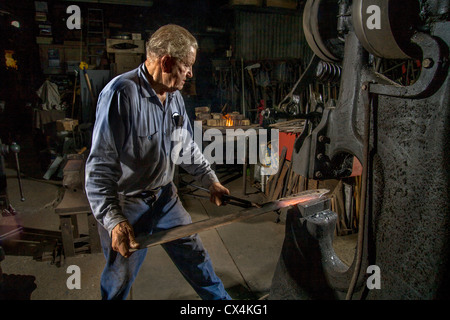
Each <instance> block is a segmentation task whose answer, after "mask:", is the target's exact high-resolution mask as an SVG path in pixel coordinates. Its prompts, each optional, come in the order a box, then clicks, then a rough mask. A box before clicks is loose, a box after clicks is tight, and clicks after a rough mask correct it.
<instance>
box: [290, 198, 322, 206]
mask: <svg viewBox="0 0 450 320" xmlns="http://www.w3.org/2000/svg"><path fill="white" fill-rule="evenodd" d="M317 198H319V197H318V196H309V197H305V198H303V197H302V198H301V199H295V198H294V199H286V200H283V204H286V206H293V205H296V204H299V203H303V202H308V201H311V200H314V199H317Z"/></svg>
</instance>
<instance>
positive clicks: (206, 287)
mask: <svg viewBox="0 0 450 320" xmlns="http://www.w3.org/2000/svg"><path fill="white" fill-rule="evenodd" d="M121 206H122V210H123V214H124V215H125V216H126V218H127V219H128V221H129V222H130V224H131V225H132V226H133V229H134V233H135V236H136V237H138V236H142V235H150V234H152V233H154V232H155V233H156V232H158V231H161V230H165V229H169V228H172V227H175V226H178V225H185V224H189V223H191V222H192V220H191V217H190V215H189V213H188V212H187V211H186V210H185V209H184V207H183V205H182V204H181V201H180V199H179V198H178V195H177V190H176V187H175V186H174V184H173V183H169V184H168V185H166V186H165V187H163V188H161V190H160V191H159V192H158V193H157V194H156V199H154V200H153V202H149V201H147V202H146V201H144V200H143V199H142V198H137V197H122V198H121ZM99 233H100V240H101V244H102V248H103V253H104V255H105V258H106V265H105V268H104V270H103V273H102V276H101V280H100V285H101V295H102V299H104V300H113V299H126V297H127V296H128V293H129V292H130V288H131V285H132V284H133V281H134V279H135V278H136V276H137V273H138V271H139V269H140V267H141V265H142V262H143V261H144V258H145V256H146V254H147V249H140V250H137V251H135V252H134V253H133V254H132V255H131V256H130V257H129V258H127V259H126V258H124V257H123V256H122V255H121V254H120V253H118V252H116V251H114V250H112V248H111V238H110V237H109V235H108V232H107V231H106V230H105V229H104V228H103V227H102V226H99ZM162 246H163V248H164V249H165V250H166V252H167V253H168V255H169V257H170V258H171V259H172V261H173V262H174V263H175V265H176V267H177V268H178V270H180V272H181V274H182V275H183V277H184V278H185V279H186V280H187V281H188V282H189V284H190V285H191V286H192V288H193V289H194V290H195V291H196V292H197V294H198V295H199V296H200V297H201V298H202V299H204V300H231V297H230V296H229V295H228V293H227V292H226V290H225V288H224V286H223V283H222V281H221V280H220V279H219V277H218V276H217V275H216V274H215V272H214V269H213V266H212V263H211V259H210V257H209V254H208V252H207V251H206V249H205V248H204V247H203V244H202V241H201V240H200V237H199V236H198V235H197V234H195V235H192V236H189V237H185V238H181V239H178V240H175V241H172V242H168V243H165V244H163V245H162ZM174 290H176V288H175V287H174Z"/></svg>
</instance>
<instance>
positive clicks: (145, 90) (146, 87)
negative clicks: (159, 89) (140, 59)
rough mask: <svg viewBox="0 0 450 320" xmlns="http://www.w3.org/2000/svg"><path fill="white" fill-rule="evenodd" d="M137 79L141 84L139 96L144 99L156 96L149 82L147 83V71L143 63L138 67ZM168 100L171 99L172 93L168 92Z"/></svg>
mask: <svg viewBox="0 0 450 320" xmlns="http://www.w3.org/2000/svg"><path fill="white" fill-rule="evenodd" d="M138 72H139V79H140V82H141V95H142V96H143V97H144V98H150V97H154V96H156V92H155V90H154V89H153V88H152V86H151V85H150V82H149V81H148V76H149V74H148V70H147V67H146V66H145V63H142V64H141V65H140V66H139V71H138ZM167 94H168V98H172V97H173V94H174V93H173V92H168V93H167Z"/></svg>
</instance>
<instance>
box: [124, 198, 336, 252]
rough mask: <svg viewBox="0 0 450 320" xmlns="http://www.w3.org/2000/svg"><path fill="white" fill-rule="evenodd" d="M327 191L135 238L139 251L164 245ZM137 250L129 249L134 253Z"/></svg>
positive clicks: (286, 199) (277, 201) (307, 200)
mask: <svg viewBox="0 0 450 320" xmlns="http://www.w3.org/2000/svg"><path fill="white" fill-rule="evenodd" d="M328 192H329V190H326V189H317V190H308V191H303V192H300V193H298V194H296V195H294V196H290V197H287V198H282V199H279V200H275V201H272V202H268V203H266V204H264V205H262V206H261V208H254V207H253V208H250V209H246V210H242V211H239V212H236V213H232V214H228V215H225V216H222V217H217V218H212V219H206V220H202V221H198V222H194V223H191V224H187V225H184V226H179V227H175V228H172V229H168V230H164V231H160V232H157V233H155V234H152V235H150V236H144V237H139V236H138V237H137V238H136V240H137V242H138V243H139V244H140V248H139V249H144V248H150V247H153V246H156V245H159V244H164V243H167V242H170V241H174V240H177V239H180V238H183V237H187V236H190V235H193V234H196V233H199V232H202V231H206V230H210V229H214V228H218V227H222V226H225V225H228V224H231V223H233V222H238V221H243V220H246V219H249V218H253V217H256V216H258V215H261V214H263V213H266V212H270V211H275V210H278V209H281V208H285V207H290V206H293V205H296V204H298V203H304V202H305V203H306V202H310V201H315V200H318V199H319V198H321V197H322V196H323V195H324V194H326V193H328ZM139 249H130V251H136V250H139Z"/></svg>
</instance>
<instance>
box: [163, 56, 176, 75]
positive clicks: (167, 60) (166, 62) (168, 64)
mask: <svg viewBox="0 0 450 320" xmlns="http://www.w3.org/2000/svg"><path fill="white" fill-rule="evenodd" d="M174 64H175V59H174V58H173V57H171V56H169V55H165V56H163V57H162V58H161V70H162V72H165V73H171V72H172V67H173V66H174Z"/></svg>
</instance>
